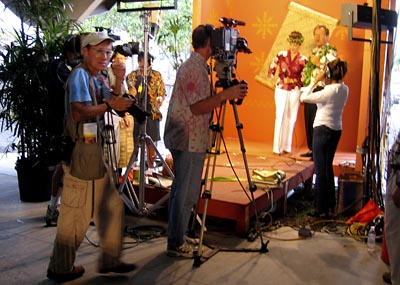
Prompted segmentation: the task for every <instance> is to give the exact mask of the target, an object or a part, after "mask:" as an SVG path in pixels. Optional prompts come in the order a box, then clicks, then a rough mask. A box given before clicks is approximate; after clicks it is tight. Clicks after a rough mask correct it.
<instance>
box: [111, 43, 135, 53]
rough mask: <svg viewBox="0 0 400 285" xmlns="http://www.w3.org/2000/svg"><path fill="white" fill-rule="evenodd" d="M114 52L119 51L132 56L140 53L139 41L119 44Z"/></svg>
mask: <svg viewBox="0 0 400 285" xmlns="http://www.w3.org/2000/svg"><path fill="white" fill-rule="evenodd" d="M114 52H118V53H120V54H122V55H123V56H132V55H134V54H138V53H139V42H128V43H125V44H122V45H117V46H116V47H115V48H114Z"/></svg>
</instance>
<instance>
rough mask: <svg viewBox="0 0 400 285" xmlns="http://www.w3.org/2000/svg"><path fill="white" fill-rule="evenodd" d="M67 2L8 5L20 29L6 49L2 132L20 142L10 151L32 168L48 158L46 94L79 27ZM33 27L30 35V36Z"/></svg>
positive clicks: (0, 97)
mask: <svg viewBox="0 0 400 285" xmlns="http://www.w3.org/2000/svg"><path fill="white" fill-rule="evenodd" d="M68 3H69V1H66V0H51V1H50V0H36V1H29V0H12V1H7V2H6V4H5V5H6V7H10V8H11V9H12V10H13V11H15V12H16V14H17V15H19V17H20V19H21V26H20V29H19V30H15V31H14V33H15V34H14V38H15V39H14V41H13V42H11V43H10V44H7V45H5V46H2V47H1V54H0V130H1V131H6V130H7V131H11V132H12V133H13V134H14V136H15V140H14V141H13V142H12V143H11V144H10V146H9V147H8V148H7V149H6V151H10V150H12V149H17V151H18V153H19V154H20V160H21V159H27V160H30V161H31V162H32V163H38V162H43V161H45V160H46V159H47V154H48V149H49V143H50V139H51V137H52V134H51V133H50V132H49V128H48V124H50V123H51V120H52V119H51V118H49V116H48V111H49V106H48V101H49V98H50V96H52V94H50V93H49V91H48V89H47V85H48V78H49V76H48V74H49V73H48V72H49V66H50V64H51V62H52V61H53V60H55V59H56V58H58V57H59V56H60V52H61V49H62V45H63V44H64V41H65V39H66V37H67V35H68V34H69V33H70V32H71V31H72V30H75V29H77V28H78V26H77V24H76V23H75V22H74V21H72V20H70V18H69V17H68V16H67V14H66V11H67V9H69V8H70V7H69V6H68V5H69V4H68ZM23 23H25V24H28V27H30V29H29V30H30V32H27V31H26V28H25V27H26V26H25V25H23Z"/></svg>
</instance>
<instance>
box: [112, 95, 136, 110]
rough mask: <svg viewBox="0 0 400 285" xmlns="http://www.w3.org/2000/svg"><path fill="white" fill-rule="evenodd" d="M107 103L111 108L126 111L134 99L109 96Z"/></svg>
mask: <svg viewBox="0 0 400 285" xmlns="http://www.w3.org/2000/svg"><path fill="white" fill-rule="evenodd" d="M107 103H108V104H109V105H110V107H111V109H114V110H116V111H126V110H128V109H129V108H130V107H131V106H132V104H133V103H134V101H133V100H132V99H129V98H126V97H121V96H111V97H110V99H108V101H107Z"/></svg>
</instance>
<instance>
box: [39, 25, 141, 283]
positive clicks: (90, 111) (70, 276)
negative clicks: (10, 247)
mask: <svg viewBox="0 0 400 285" xmlns="http://www.w3.org/2000/svg"><path fill="white" fill-rule="evenodd" d="M113 42H114V39H113V38H111V37H109V36H108V35H107V34H106V33H90V34H87V35H86V36H85V37H84V39H83V41H82V46H81V47H82V55H83V62H82V63H81V64H80V65H78V66H77V67H76V68H74V70H73V71H72V72H71V74H70V76H69V78H68V81H67V86H66V90H67V92H66V106H67V107H66V125H65V128H66V131H67V133H68V134H69V135H70V136H71V137H72V138H73V139H76V138H77V136H78V139H76V143H75V148H76V147H77V144H78V140H80V139H81V137H80V135H81V134H82V133H83V130H82V129H83V127H82V125H83V124H84V123H86V122H97V126H98V127H99V128H100V129H101V126H102V120H103V115H104V113H105V112H106V111H107V110H111V109H115V110H117V111H125V110H127V109H129V107H130V106H131V105H132V103H133V101H132V100H130V99H128V98H124V97H122V96H113V95H120V94H121V93H122V91H121V85H122V84H118V83H122V81H123V80H124V77H125V65H124V64H123V63H121V64H118V65H115V66H114V72H115V77H116V84H115V89H114V90H110V88H109V86H108V83H107V80H106V79H105V78H103V76H101V71H102V70H104V69H106V68H107V66H108V64H109V62H110V57H111V56H112V54H113V50H112V43H113ZM101 133H102V132H101V131H98V132H97V134H98V135H97V140H98V143H99V144H101V142H102V138H101ZM98 149H99V151H98V153H92V154H90V155H91V159H93V157H96V156H98V157H96V158H97V161H100V164H98V165H96V164H94V165H93V164H90V167H87V168H84V167H82V171H81V173H79V175H77V174H75V173H74V172H73V171H71V170H72V168H73V166H74V164H78V163H80V160H81V157H79V159H76V160H74V158H72V159H71V162H70V164H64V165H63V168H64V172H65V176H64V188H63V194H62V196H63V197H62V201H61V206H60V216H59V218H58V225H57V234H56V238H55V242H54V247H53V252H52V255H51V257H50V263H49V267H48V270H47V277H48V278H49V279H52V280H55V281H57V282H65V281H70V280H74V279H76V278H79V277H81V276H82V275H83V274H84V272H85V269H84V268H83V266H79V265H74V263H75V258H76V251H77V250H78V248H79V246H80V244H81V243H82V241H83V238H84V237H85V234H86V231H87V229H88V228H89V225H90V222H91V221H92V220H93V221H94V224H95V225H96V228H97V230H98V234H99V238H100V242H99V244H100V248H101V254H100V256H99V261H98V272H99V273H102V274H105V273H110V272H115V273H127V272H130V271H132V270H134V269H135V265H134V264H130V263H125V262H122V261H121V244H122V239H123V219H124V206H123V203H122V200H121V199H120V197H119V194H118V191H117V189H116V187H115V185H114V183H113V182H112V179H111V177H110V174H109V172H110V171H108V170H107V168H106V164H105V162H104V158H103V153H102V148H98ZM81 155H82V156H83V157H84V156H85V155H86V154H85V153H81ZM73 157H74V156H73ZM89 159H90V158H89ZM78 160H79V161H78ZM70 166H71V167H70ZM96 167H97V168H98V169H96V173H100V174H101V175H100V176H99V177H89V178H82V177H85V174H87V173H84V172H92V169H89V168H96Z"/></svg>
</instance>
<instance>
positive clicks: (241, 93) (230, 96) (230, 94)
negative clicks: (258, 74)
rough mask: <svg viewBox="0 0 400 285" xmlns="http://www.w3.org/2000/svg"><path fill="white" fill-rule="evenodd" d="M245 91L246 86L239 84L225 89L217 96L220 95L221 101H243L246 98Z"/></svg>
mask: <svg viewBox="0 0 400 285" xmlns="http://www.w3.org/2000/svg"><path fill="white" fill-rule="evenodd" d="M247 90H248V88H247V84H243V83H241V84H237V85H234V86H232V87H229V88H227V89H225V90H224V91H222V92H220V93H219V95H221V99H222V101H225V100H229V101H230V100H235V99H238V100H243V99H244V97H246V96H247Z"/></svg>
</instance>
